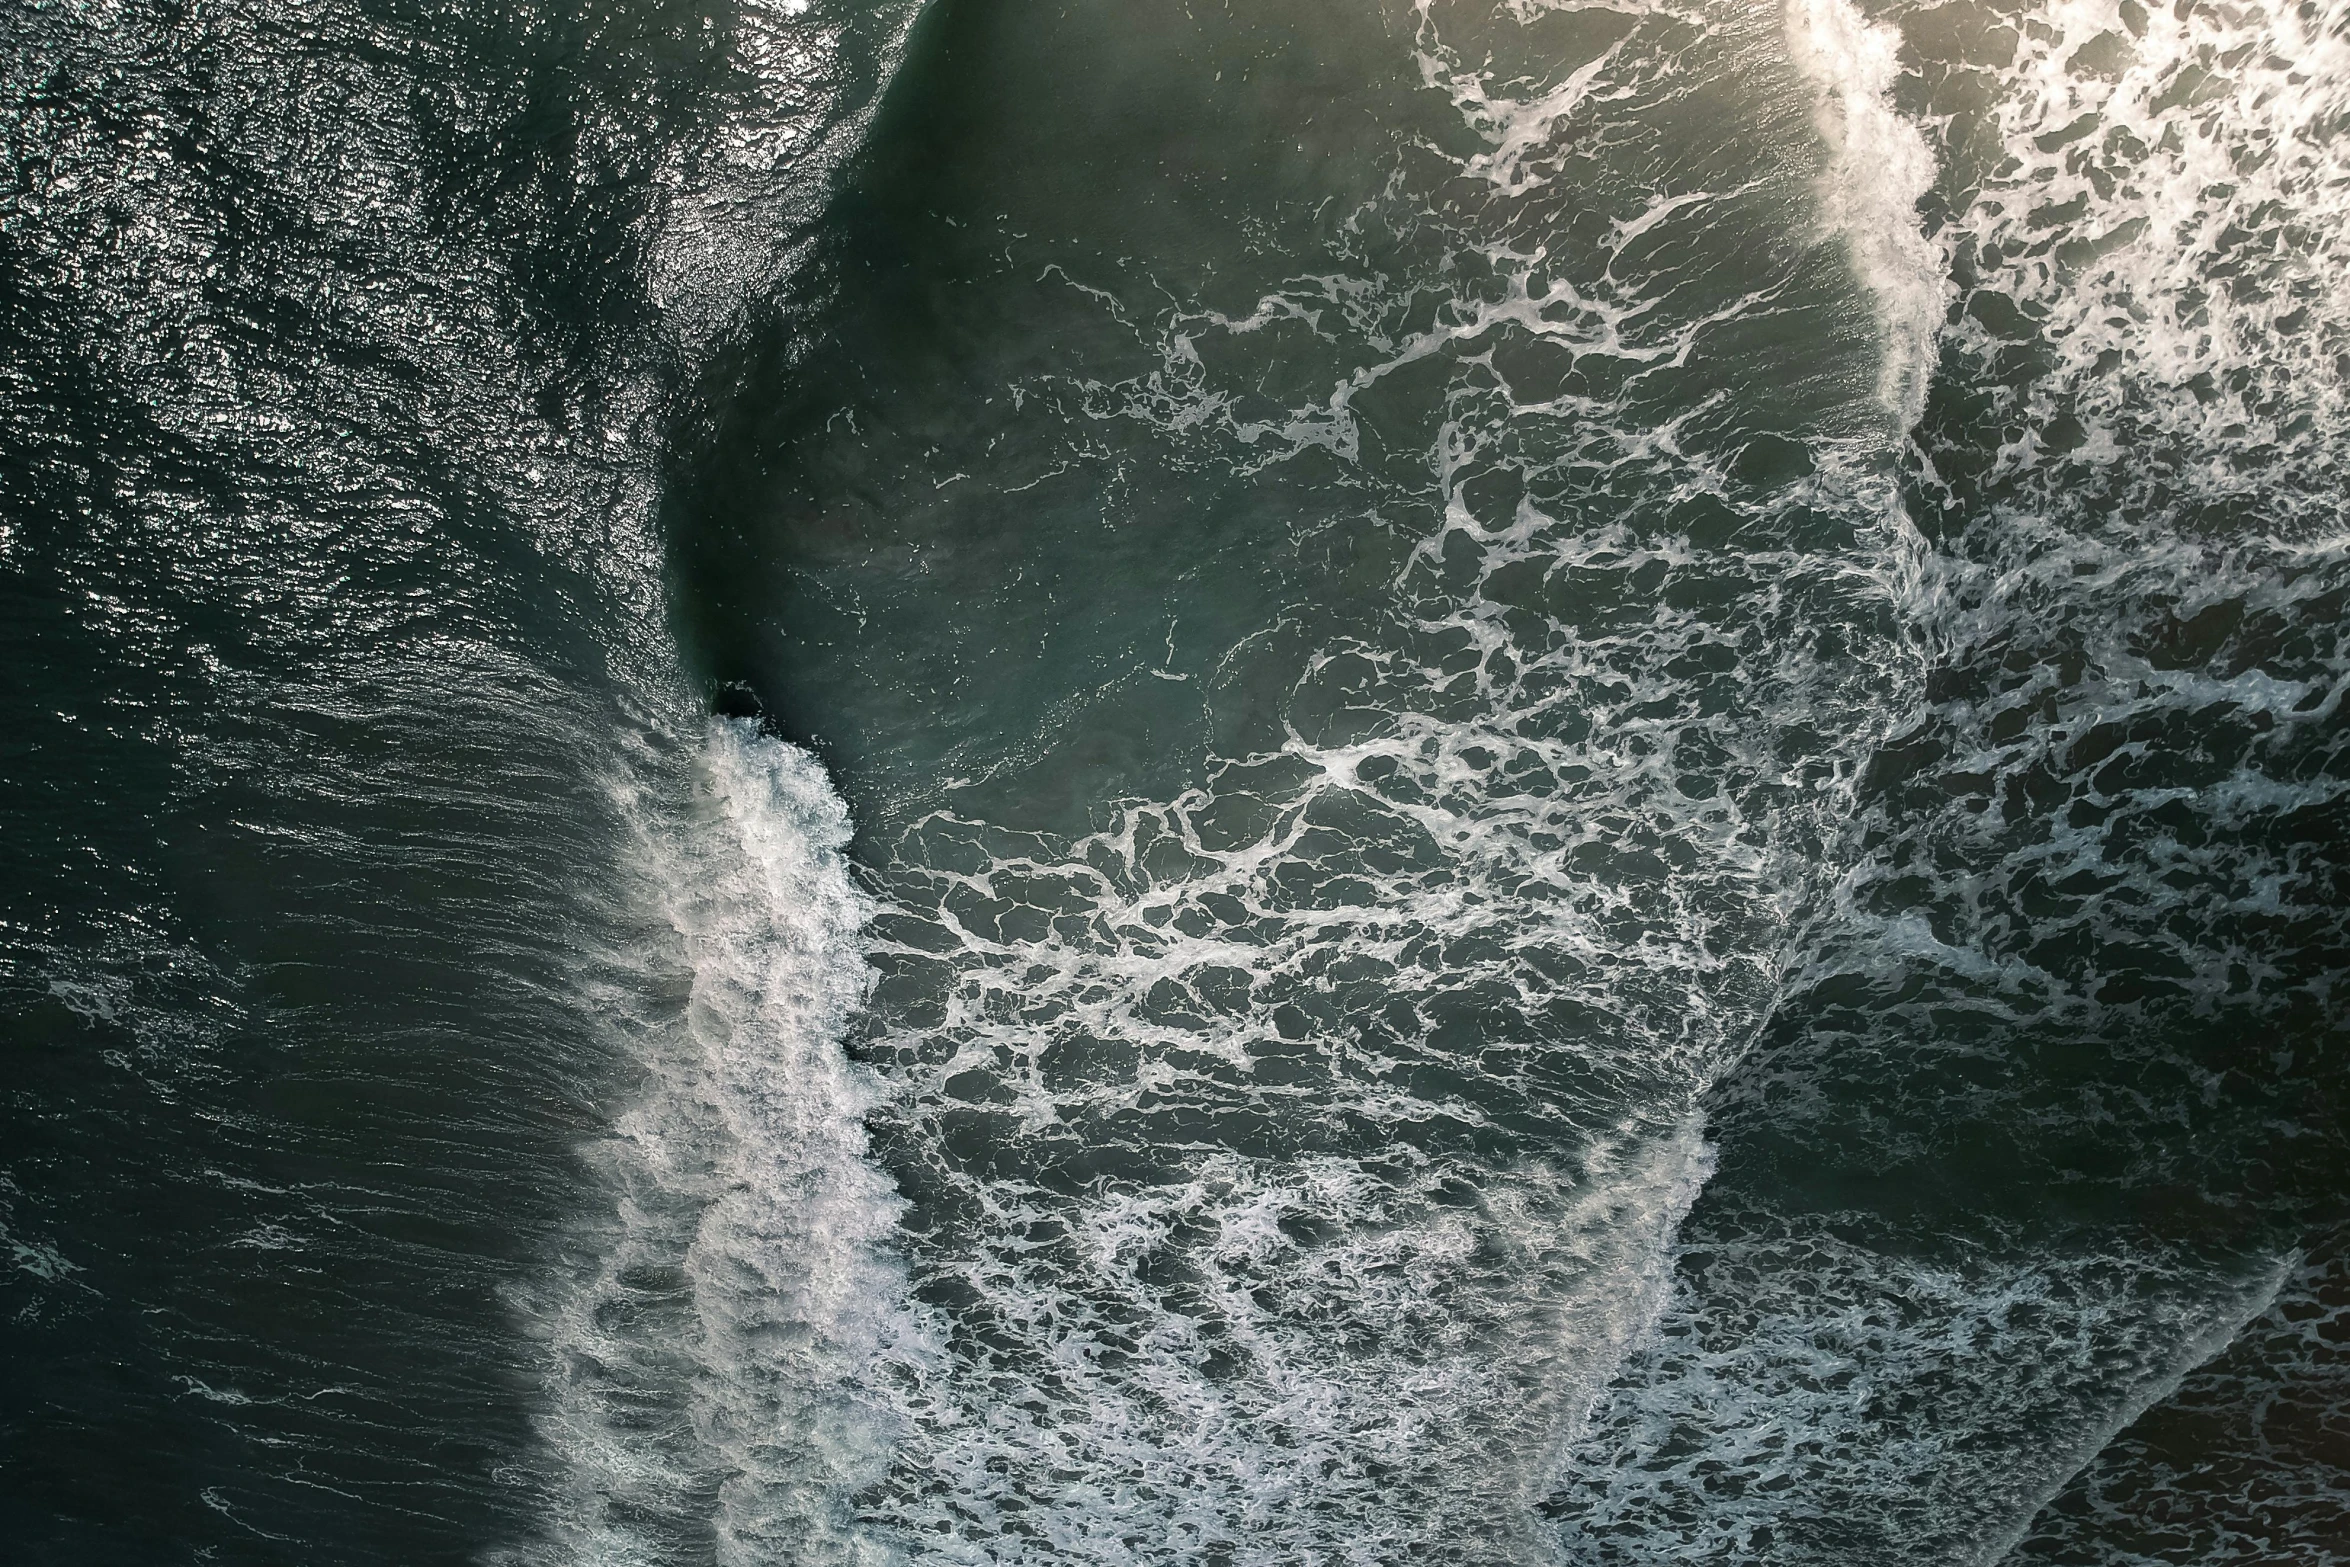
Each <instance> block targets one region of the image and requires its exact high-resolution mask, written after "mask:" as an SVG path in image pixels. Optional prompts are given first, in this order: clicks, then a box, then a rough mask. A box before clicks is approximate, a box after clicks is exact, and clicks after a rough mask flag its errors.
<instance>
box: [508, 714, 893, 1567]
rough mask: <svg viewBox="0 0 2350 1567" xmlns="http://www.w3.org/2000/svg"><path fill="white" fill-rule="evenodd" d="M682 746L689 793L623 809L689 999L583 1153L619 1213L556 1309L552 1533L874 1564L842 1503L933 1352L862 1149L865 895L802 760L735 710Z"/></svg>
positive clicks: (658, 1553) (885, 1194) (618, 1550)
mask: <svg viewBox="0 0 2350 1567" xmlns="http://www.w3.org/2000/svg"><path fill="white" fill-rule="evenodd" d="M697 749H698V751H699V755H698V756H697V757H696V758H695V760H694V766H693V769H692V773H693V776H692V779H691V782H690V792H686V791H675V792H673V791H665V790H657V789H639V790H632V791H631V794H632V798H631V799H630V801H629V804H630V806H631V808H632V811H633V813H634V814H635V816H636V819H637V820H638V822H639V825H640V829H641V832H642V838H641V848H642V852H643V855H644V861H643V863H642V867H641V868H642V870H643V872H644V876H643V881H642V883H641V885H642V886H643V888H644V889H645V892H646V894H647V896H649V897H651V898H652V899H655V900H657V905H658V906H659V907H661V908H662V909H663V911H664V913H665V915H666V918H667V920H668V922H669V924H670V926H671V928H672V930H673V932H674V934H675V937H676V945H675V947H674V948H673V951H672V958H673V961H675V962H676V963H678V964H679V965H681V966H682V975H681V977H684V978H686V979H687V982H688V985H689V990H688V994H687V995H686V996H685V998H684V1000H683V1006H682V1008H680V1009H678V1010H677V1011H675V1012H672V1013H669V1014H668V1015H667V1016H666V1017H656V1018H654V1019H652V1020H650V1022H649V1023H648V1024H646V1025H645V1026H642V1027H641V1028H640V1029H639V1030H638V1031H637V1032H636V1048H637V1049H638V1050H639V1051H640V1052H641V1054H642V1056H643V1059H644V1060H645V1063H646V1068H647V1073H648V1078H647V1083H646V1087H645V1091H644V1093H643V1095H642V1097H641V1098H640V1099H639V1101H638V1103H637V1104H636V1105H635V1107H634V1108H632V1109H631V1110H630V1111H628V1113H626V1114H625V1115H624V1116H622V1117H621V1118H620V1119H619V1121H618V1123H617V1125H616V1126H615V1128H614V1137H613V1139H612V1141H611V1142H610V1143H609V1144H608V1145H607V1146H606V1147H605V1149H604V1150H603V1155H602V1158H601V1161H600V1162H601V1163H602V1165H603V1167H604V1172H605V1175H606V1178H607V1180H608V1181H610V1183H611V1184H612V1186H613V1188H615V1189H616V1190H617V1191H618V1192H619V1194H620V1204H619V1217H618V1222H617V1225H616V1226H614V1227H613V1228H612V1229H611V1230H610V1231H609V1232H608V1233H607V1234H605V1235H604V1236H602V1237H600V1238H599V1239H598V1240H597V1241H596V1243H595V1244H596V1245H597V1249H598V1250H599V1252H600V1255H599V1256H598V1257H597V1258H596V1259H595V1261H594V1262H593V1264H592V1265H591V1266H590V1267H589V1269H588V1270H587V1271H586V1272H584V1273H583V1275H582V1277H581V1279H580V1281H579V1283H578V1286H577V1287H576V1289H575V1290H574V1291H573V1292H572V1293H571V1295H570V1296H569V1297H568V1298H566V1299H564V1300H561V1301H559V1302H558V1303H557V1304H556V1306H555V1308H554V1309H553V1311H552V1313H551V1314H552V1317H553V1321H552V1323H551V1336H552V1338H553V1341H554V1343H553V1348H554V1349H555V1351H556V1353H557V1354H558V1356H559V1357H560V1358H561V1360H562V1362H563V1363H564V1364H565V1366H566V1367H567V1371H568V1374H567V1375H566V1376H564V1377H563V1378H562V1379H561V1381H560V1382H559V1385H558V1390H557V1392H558V1397H557V1402H556V1406H555V1408H554V1410H553V1412H552V1414H551V1416H550V1417H549V1421H548V1425H549V1430H550V1434H551V1436H552V1437H553V1439H554V1442H555V1445H556V1447H557V1449H558V1452H559V1454H560V1456H561V1458H562V1459H563V1461H564V1463H565V1466H566V1471H567V1474H566V1479H565V1485H564V1489H565V1493H566V1497H567V1500H566V1505H565V1507H564V1509H563V1511H562V1513H561V1515H560V1516H559V1517H558V1518H557V1519H556V1520H555V1531H554V1539H553V1540H552V1541H551V1542H550V1543H551V1544H552V1546H553V1547H554V1548H555V1549H556V1551H557V1552H558V1553H559V1555H560V1556H561V1558H562V1559H565V1560H573V1561H580V1562H609V1563H614V1564H620V1563H636V1562H643V1561H651V1560H659V1559H664V1557H665V1556H666V1554H667V1553H668V1551H669V1550H670V1549H671V1547H672V1545H673V1543H674V1542H675V1541H676V1540H678V1539H687V1540H690V1539H693V1538H696V1537H698V1536H700V1535H702V1534H703V1533H704V1532H705V1531H706V1532H707V1534H708V1535H709V1537H710V1538H711V1542H712V1543H711V1547H710V1548H712V1549H714V1551H715V1557H716V1559H717V1560H718V1561H720V1562H722V1563H728V1564H735V1563H742V1564H751V1563H767V1562H773V1561H776V1560H793V1561H800V1562H807V1563H811V1564H814V1563H826V1564H833V1563H841V1564H846V1563H874V1562H882V1561H886V1560H889V1559H890V1553H889V1551H888V1550H887V1549H886V1548H885V1547H884V1546H882V1545H879V1544H876V1543H875V1542H873V1541H872V1540H870V1539H868V1538H866V1537H865V1536H864V1535H863V1534H861V1533H860V1531H859V1530H858V1529H857V1528H856V1527H855V1524H854V1520H853V1517H852V1509H851V1507H850V1504H849V1501H848V1498H849V1497H850V1495H851V1494H852V1493H853V1492H854V1491H855V1490H856V1489H857V1488H859V1487H860V1486H863V1485H866V1484H869V1483H871V1482H872V1481H873V1480H874V1479H875V1478H877V1477H878V1476H879V1475H880V1473H881V1472H882V1466H883V1465H884V1463H885V1461H886V1456H887V1454H888V1451H889V1448H890V1444H891V1440H892V1438H893V1436H894V1434H895V1426H894V1423H893V1416H892V1415H891V1413H890V1411H889V1409H888V1408H887V1406H886V1404H885V1403H884V1402H883V1401H882V1400H881V1398H880V1397H879V1396H878V1395H877V1393H876V1392H875V1389H876V1388H877V1387H878V1386H879V1385H881V1384H882V1383H884V1382H885V1381H886V1380H887V1378H888V1376H889V1375H890V1371H889V1367H890V1366H892V1365H900V1366H905V1365H912V1364H915V1363H918V1362H919V1361H920V1360H921V1358H922V1356H923V1354H924V1349H923V1345H922V1341H921V1338H920V1335H919V1333H918V1332H917V1331H916V1328H915V1325H914V1323H913V1320H912V1318H911V1317H910V1316H909V1315H908V1312H907V1308H906V1306H905V1304H904V1301H903V1293H904V1288H903V1286H904V1281H903V1277H902V1274H901V1272H900V1270H899V1269H898V1267H897V1266H896V1264H895V1263H894V1262H893V1261H892V1259H891V1257H890V1255H889V1254H888V1251H887V1249H886V1242H887V1237H888V1236H889V1234H890V1232H891V1229H892V1227H893V1225H894V1223H895V1220H896V1215H897V1212H898V1209H899V1207H900V1203H899V1200H898V1198H897V1196H896V1194H895V1191H894V1189H893V1188H892V1187H891V1185H890V1184H889V1182H888V1181H887V1179H886V1178H885V1177H883V1176H882V1175H881V1174H879V1173H878V1172H877V1171H876V1170H875V1169H874V1168H873V1166H872V1165H871V1163H870V1162H869V1161H868V1160H867V1159H866V1157H865V1154H866V1149H865V1132H864V1126H863V1116H864V1115H865V1113H866V1111H867V1110H868V1109H869V1108H870V1107H871V1105H872V1104H873V1102H874V1093H875V1089H874V1085H873V1083H872V1081H871V1079H870V1077H869V1076H868V1075H867V1074H865V1073H864V1072H862V1071H861V1070H859V1069H857V1068H855V1067H854V1066H852V1065H851V1064H850V1063H849V1061H848V1060H847V1059H846V1057H845V1056H844V1055H843V1054H842V1051H841V1046H840V1038H841V1035H842V1032H843V1030H844V1028H845V1026H846V1023H847V1019H848V1017H849V1014H850V1012H851V1011H852V1009H853V1008H854V1007H855V1006H856V1005H857V1003H858V1001H859V1000H860V998H861V997H862V995H863V993H864V989H865V986H866V984H867V982H868V979H867V970H866V967H865V963H864V959H863V956H862V952H861V948H860V946H859V932H860V930H861V928H862V926H863V924H864V921H865V919H866V918H867V916H868V914H869V912H870V904H869V902H868V900H867V899H866V897H865V896H864V895H863V894H862V893H861V892H859V891H858V889H857V887H856V885H855V883H854V881H853V879H852V878H851V875H850V873H849V869H848V865H847V861H846V859H845V856H844V850H845V848H846V845H847V843H848V840H849V836H850V828H849V824H848V819H847V813H846V811H845V809H844V808H843V807H842V805H841V802H840V800H839V798H838V796H837V795H835V794H834V793H833V791H832V789H831V788H830V786H829V784H828V783H827V781H826V779H825V777H824V774H823V770H822V768H821V767H820V766H818V764H817V763H816V762H815V760H814V759H813V758H811V757H809V756H808V755H807V754H806V753H805V752H802V751H800V750H798V749H797V748H795V747H792V746H789V745H785V744H783V743H782V742H780V741H776V740H773V739H769V738H765V737H762V736H761V735H759V734H758V733H757V732H756V730H755V729H754V728H753V727H752V726H751V725H749V724H746V723H737V722H725V721H719V722H713V723H712V724H711V725H710V727H709V729H708V731H707V733H706V735H705V736H703V737H702V742H701V745H700V746H699V747H698V748H697ZM679 781H680V782H681V783H682V782H685V781H684V780H679Z"/></svg>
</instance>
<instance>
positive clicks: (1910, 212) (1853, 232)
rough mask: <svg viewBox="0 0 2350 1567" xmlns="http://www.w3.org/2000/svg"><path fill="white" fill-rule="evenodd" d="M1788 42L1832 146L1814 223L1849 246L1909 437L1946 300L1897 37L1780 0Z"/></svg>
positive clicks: (1929, 171) (1832, 10) (1823, 4)
mask: <svg viewBox="0 0 2350 1567" xmlns="http://www.w3.org/2000/svg"><path fill="white" fill-rule="evenodd" d="M1787 45H1788V51H1789V53H1790V55H1791V56H1792V57H1793V59H1794V61H1795V64H1796V66H1797V68H1798V69H1800V70H1801V71H1802V72H1803V73H1804V75H1805V77H1806V78H1807V79H1809V80H1810V82H1811V83H1812V85H1813V86H1814V87H1815V88H1816V89H1817V91H1818V94H1819V97H1818V102H1817V104H1816V106H1815V116H1816V121H1817V124H1818V126H1819V132H1820V135H1821V137H1822V138H1823V139H1824V140H1825V141H1826V142H1827V144H1828V166H1827V168H1826V169H1825V170H1824V171H1823V172H1822V174H1821V176H1820V184H1819V203H1820V221H1821V223H1822V224H1823V225H1824V226H1825V227H1826V228H1827V229H1828V230H1830V231H1831V232H1833V233H1835V234H1837V235H1838V236H1840V237H1841V238H1842V239H1843V241H1844V243H1845V245H1846V246H1847V247H1848V248H1849V250H1850V253H1851V256H1852V264H1853V270H1854V271H1855V272H1857V273H1858V274H1859V276H1860V279H1861V282H1862V283H1863V284H1864V285H1865V286H1866V287H1867V288H1868V290H1869V293H1870V296H1871V297H1872V298H1873V299H1874V300H1875V303H1876V310H1877V319H1878V323H1879V326H1880V328H1881V330H1882V331H1883V333H1884V338H1885V357H1884V367H1883V371H1882V374H1881V376H1880V378H1879V381H1878V395H1879V397H1880V398H1882V399H1883V401H1884V403H1885V406H1886V407H1887V408H1888V409H1890V410H1892V412H1893V413H1894V414H1895V415H1896V416H1898V417H1899V419H1900V420H1901V424H1902V427H1903V428H1904V429H1907V428H1908V427H1909V426H1910V425H1912V424H1915V423H1916V422H1917V419H1918V416H1919V415H1920V414H1921V413H1923V412H1924V411H1925V406H1926V391H1927V388H1928V385H1929V383H1930V382H1931V380H1932V378H1933V373H1934V353H1935V333H1936V332H1937V331H1938V330H1939V328H1940V327H1941V325H1942V316H1943V312H1944V311H1945V310H1946V309H1947V307H1948V302H1949V299H1950V295H1951V286H1950V277H1949V269H1948V267H1947V266H1946V264H1945V262H1944V258H1943V255H1942V250H1941V247H1940V246H1938V245H1936V244H1935V243H1934V242H1933V241H1932V240H1930V239H1928V238H1927V237H1926V235H1925V233H1924V231H1923V230H1922V229H1921V228H1920V227H1919V223H1918V201H1919V199H1920V198H1921V197H1923V196H1924V195H1925V194H1926V193H1927V192H1928V191H1929V190H1931V189H1932V188H1933V184H1934V172H1935V170H1934V154H1933V150H1932V149H1931V148H1929V147H1928V146H1927V145H1926V138H1925V137H1924V135H1923V134H1921V133H1920V132H1919V130H1918V128H1917V127H1916V126H1915V125H1913V124H1911V123H1910V122H1909V121H1908V120H1907V119H1905V118H1904V117H1903V116H1902V115H1901V113H1900V112H1899V111H1898V110H1896V109H1895V108H1894V106H1893V85H1894V83H1895V81H1897V80H1898V79H1899V77H1900V75H1901V64H1900V58H1899V55H1900V49H1901V35H1900V33H1898V32H1897V31H1895V30H1894V29H1893V28H1892V27H1890V26H1888V25H1886V24H1885V23H1882V22H1871V21H1869V20H1867V19H1866V18H1865V17H1863V16H1862V15H1861V13H1860V11H1859V9H1858V8H1857V7H1855V6H1854V5H1853V4H1852V0H1788V4H1787Z"/></svg>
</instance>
